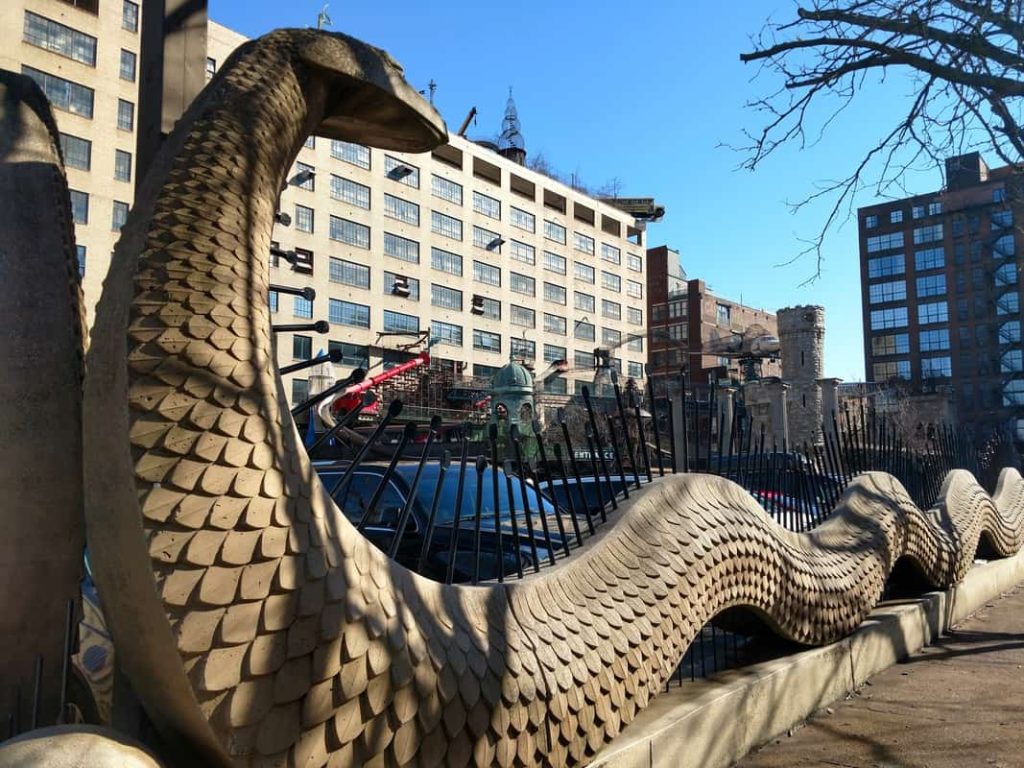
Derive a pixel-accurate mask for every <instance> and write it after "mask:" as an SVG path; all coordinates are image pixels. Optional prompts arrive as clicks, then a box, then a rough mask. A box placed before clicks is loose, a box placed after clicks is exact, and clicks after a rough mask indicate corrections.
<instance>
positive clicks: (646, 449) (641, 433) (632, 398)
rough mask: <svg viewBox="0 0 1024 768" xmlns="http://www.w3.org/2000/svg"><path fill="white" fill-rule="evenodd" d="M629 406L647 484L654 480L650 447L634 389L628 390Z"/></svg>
mask: <svg viewBox="0 0 1024 768" xmlns="http://www.w3.org/2000/svg"><path fill="white" fill-rule="evenodd" d="M629 406H630V408H632V409H633V415H634V417H635V418H636V435H637V440H639V441H640V451H639V453H640V455H641V457H642V458H643V460H644V473H645V474H646V475H647V482H648V483H649V482H651V481H652V480H653V479H654V476H653V474H652V473H651V447H650V445H648V444H647V431H646V430H645V429H644V419H643V413H641V411H640V401H639V399H638V398H637V396H636V390H635V389H630V390H629ZM626 432H627V433H628V432H629V430H628V429H627V430H626ZM637 487H639V485H638V486H637Z"/></svg>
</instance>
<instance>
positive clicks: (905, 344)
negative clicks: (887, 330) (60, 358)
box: [871, 333, 910, 357]
mask: <svg viewBox="0 0 1024 768" xmlns="http://www.w3.org/2000/svg"><path fill="white" fill-rule="evenodd" d="M909 353H910V336H909V335H908V334H906V333H891V334H889V335H887V336H872V337H871V354H872V355H873V356H875V357H882V356H885V355H906V354H909Z"/></svg>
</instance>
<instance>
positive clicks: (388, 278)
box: [383, 272, 420, 301]
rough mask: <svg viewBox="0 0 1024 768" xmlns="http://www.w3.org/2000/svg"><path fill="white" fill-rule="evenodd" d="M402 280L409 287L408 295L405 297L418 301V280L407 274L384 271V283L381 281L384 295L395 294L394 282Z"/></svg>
mask: <svg viewBox="0 0 1024 768" xmlns="http://www.w3.org/2000/svg"><path fill="white" fill-rule="evenodd" d="M403 280H404V281H405V285H406V286H407V287H408V289H409V295H408V296H406V297H405V298H407V299H408V300H409V301H419V300H420V281H419V280H417V279H416V278H415V277H408V276H407V275H399V274H397V273H395V272H385V273H384V283H383V287H384V295H385V296H394V295H396V294H395V284H396V282H400V281H403Z"/></svg>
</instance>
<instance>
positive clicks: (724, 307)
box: [715, 304, 732, 326]
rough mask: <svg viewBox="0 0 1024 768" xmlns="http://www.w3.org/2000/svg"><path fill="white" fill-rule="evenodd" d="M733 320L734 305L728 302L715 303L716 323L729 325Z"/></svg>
mask: <svg viewBox="0 0 1024 768" xmlns="http://www.w3.org/2000/svg"><path fill="white" fill-rule="evenodd" d="M731 322H732V307H731V306H729V305H728V304H716V305H715V324H716V325H725V326H727V325H729V323H731Z"/></svg>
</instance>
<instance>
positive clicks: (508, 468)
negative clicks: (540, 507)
mask: <svg viewBox="0 0 1024 768" xmlns="http://www.w3.org/2000/svg"><path fill="white" fill-rule="evenodd" d="M512 474H513V473H512V460H511V459H505V488H506V490H507V491H508V504H509V507H511V508H512V510H513V511H512V519H513V520H515V515H516V512H515V509H516V496H515V491H514V490H513V486H512ZM524 502H525V494H524ZM523 523H524V524H525V525H526V537H527V538H526V540H527V543H528V545H529V547H530V557H531V558H532V559H533V570H534V572H536V571H539V570H540V558H539V557H538V556H537V537H536V536H534V530H533V520H532V519H531V518H530V515H528V514H527V513H526V509H525V504H524V509H523ZM513 525H515V526H516V530H518V526H519V524H518V523H513Z"/></svg>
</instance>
